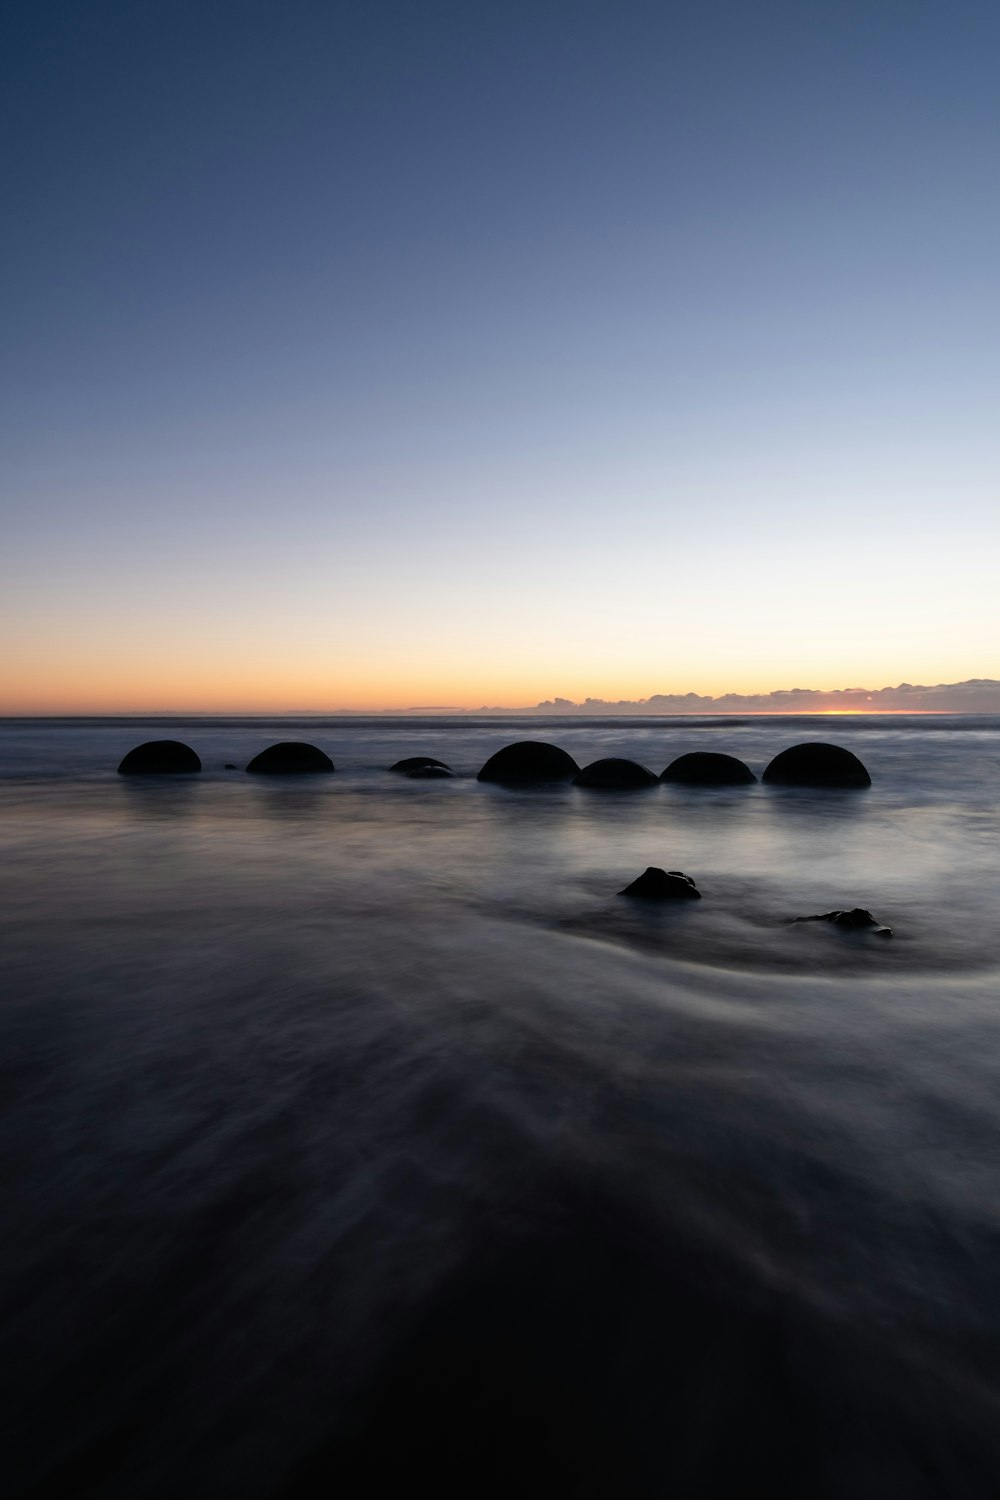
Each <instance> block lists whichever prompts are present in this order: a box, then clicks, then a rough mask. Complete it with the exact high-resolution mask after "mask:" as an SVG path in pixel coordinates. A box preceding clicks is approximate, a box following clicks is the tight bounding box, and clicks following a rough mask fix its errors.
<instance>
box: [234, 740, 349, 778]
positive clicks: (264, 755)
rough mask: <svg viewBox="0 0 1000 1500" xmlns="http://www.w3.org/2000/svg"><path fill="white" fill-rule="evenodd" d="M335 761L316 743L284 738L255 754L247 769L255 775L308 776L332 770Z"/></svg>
mask: <svg viewBox="0 0 1000 1500" xmlns="http://www.w3.org/2000/svg"><path fill="white" fill-rule="evenodd" d="M333 768H334V767H333V761H332V760H331V759H330V757H329V756H328V755H326V754H324V752H323V751H322V750H319V749H317V747H316V746H315V745H306V744H303V743H302V742H301V741H300V740H282V741H281V742H280V743H279V744H277V745H268V747H267V749H266V750H262V751H261V752H260V754H259V755H255V756H254V758H253V760H252V761H251V762H250V764H249V765H248V766H247V770H248V771H250V772H252V773H253V775H255V776H308V775H312V774H314V773H315V772H317V771H332V770H333Z"/></svg>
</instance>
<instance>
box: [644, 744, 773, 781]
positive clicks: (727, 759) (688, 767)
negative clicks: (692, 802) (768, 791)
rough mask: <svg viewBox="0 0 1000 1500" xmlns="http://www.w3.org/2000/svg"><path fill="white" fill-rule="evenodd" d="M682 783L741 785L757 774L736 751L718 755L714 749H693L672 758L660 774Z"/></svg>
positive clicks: (754, 777)
mask: <svg viewBox="0 0 1000 1500" xmlns="http://www.w3.org/2000/svg"><path fill="white" fill-rule="evenodd" d="M660 780H661V781H675V782H679V783H681V784H683V785H684V786H744V785H745V784H746V783H747V782H749V781H756V780H757V778H756V776H755V775H754V774H753V772H752V771H751V769H750V767H749V766H747V765H744V764H743V762H742V761H741V760H737V759H736V756H735V755H720V754H719V753H718V751H715V750H692V751H691V752H690V753H689V754H688V755H679V756H678V757H677V759H676V760H672V761H671V762H670V764H669V766H668V767H667V769H666V770H665V771H664V772H663V774H662V775H661V777H660Z"/></svg>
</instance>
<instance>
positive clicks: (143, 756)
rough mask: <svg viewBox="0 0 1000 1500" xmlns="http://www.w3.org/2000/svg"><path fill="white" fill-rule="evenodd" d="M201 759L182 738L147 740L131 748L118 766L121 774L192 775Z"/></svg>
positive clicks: (199, 766)
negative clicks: (183, 742)
mask: <svg viewBox="0 0 1000 1500" xmlns="http://www.w3.org/2000/svg"><path fill="white" fill-rule="evenodd" d="M200 770H201V761H200V760H199V759H198V757H197V755H196V754H195V753H194V751H193V750H192V749H191V746H190V745H185V744H182V743H181V741H180V740H147V741H146V742H145V744H143V745H136V747H135V749H134V750H130V751H129V753H128V754H127V755H126V757H125V759H124V760H123V761H122V763H121V765H120V766H119V767H118V774H119V776H190V775H191V773H192V772H193V771H200Z"/></svg>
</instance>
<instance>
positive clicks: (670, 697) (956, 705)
mask: <svg viewBox="0 0 1000 1500" xmlns="http://www.w3.org/2000/svg"><path fill="white" fill-rule="evenodd" d="M838 710H839V711H840V712H841V713H849V712H854V713H869V714H879V713H946V714H998V713H1000V681H997V680H996V679H995V678H992V677H972V678H970V679H969V680H968V682H939V683H938V684H937V685H936V686H934V687H919V686H914V685H913V683H910V682H901V683H899V685H898V686H897V687H883V688H862V687H848V688H833V689H830V690H827V689H825V688H800V687H795V688H779V689H777V690H776V691H775V692H773V693H724V694H723V695H722V696H721V697H719V698H710V697H705V696H704V695H703V694H700V693H653V694H652V696H651V697H649V698H637V699H625V698H622V699H619V700H618V701H617V702H615V701H612V700H610V699H606V698H585V699H584V700H583V702H582V703H574V702H572V701H571V700H570V699H568V698H549V699H546V700H545V702H544V703H536V704H535V705H534V707H533V708H528V709H519V710H516V712H520V713H579V714H589V715H595V714H817V713H830V712H836V711H838ZM489 711H490V712H493V713H497V712H508V713H509V712H513V711H514V710H510V709H507V710H503V709H492V710H489Z"/></svg>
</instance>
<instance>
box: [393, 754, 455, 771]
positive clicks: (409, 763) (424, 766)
mask: <svg viewBox="0 0 1000 1500" xmlns="http://www.w3.org/2000/svg"><path fill="white" fill-rule="evenodd" d="M389 770H390V771H398V772H399V774H400V775H401V776H419V775H426V773H427V772H428V771H442V772H443V773H444V774H445V775H446V776H451V775H452V769H451V766H446V765H445V763H444V761H443V760H435V759H434V757H433V755H407V756H406V757H405V759H403V760H397V762H396V764H395V765H394V766H390V767H389Z"/></svg>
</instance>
